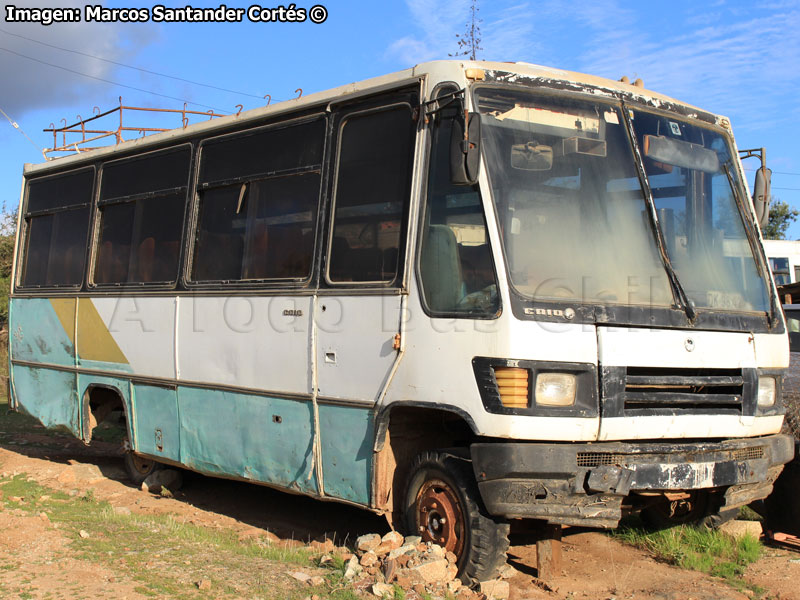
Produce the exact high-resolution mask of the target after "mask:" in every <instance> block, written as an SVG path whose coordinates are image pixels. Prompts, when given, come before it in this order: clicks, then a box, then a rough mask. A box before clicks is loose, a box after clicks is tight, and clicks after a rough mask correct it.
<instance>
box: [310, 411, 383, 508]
mask: <svg viewBox="0 0 800 600" xmlns="http://www.w3.org/2000/svg"><path fill="white" fill-rule="evenodd" d="M319 421H320V434H321V441H322V475H323V480H324V482H325V494H326V495H327V496H332V497H334V498H341V499H343V500H350V501H352V502H358V503H360V504H369V496H370V481H371V475H372V445H373V444H372V443H373V439H374V435H375V433H374V420H373V416H372V411H371V410H370V409H368V408H361V407H354V406H331V405H320V407H319Z"/></svg>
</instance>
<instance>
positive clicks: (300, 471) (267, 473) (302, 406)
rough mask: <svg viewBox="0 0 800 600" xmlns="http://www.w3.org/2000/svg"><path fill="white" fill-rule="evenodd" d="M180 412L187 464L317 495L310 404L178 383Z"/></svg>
mask: <svg viewBox="0 0 800 600" xmlns="http://www.w3.org/2000/svg"><path fill="white" fill-rule="evenodd" d="M178 414H179V418H180V439H181V462H182V463H183V464H185V465H186V466H188V467H190V468H192V469H195V470H197V471H200V472H202V473H207V474H210V475H229V476H233V477H241V478H244V479H249V480H253V481H259V482H263V483H271V484H274V485H279V486H282V487H287V488H291V489H295V490H298V491H301V492H305V493H310V494H314V493H316V491H317V481H316V477H315V476H314V475H313V473H312V470H313V466H312V448H313V445H312V438H313V432H314V421H313V419H314V414H313V411H312V407H311V404H310V403H308V402H305V401H297V400H285V399H280V398H270V397H266V396H251V395H247V394H239V393H233V392H225V391H219V390H207V389H199V388H190V387H180V388H178ZM309 473H312V474H311V477H309Z"/></svg>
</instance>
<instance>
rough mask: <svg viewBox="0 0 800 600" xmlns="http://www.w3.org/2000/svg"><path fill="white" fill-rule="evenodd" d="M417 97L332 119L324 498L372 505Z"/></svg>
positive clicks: (322, 332)
mask: <svg viewBox="0 0 800 600" xmlns="http://www.w3.org/2000/svg"><path fill="white" fill-rule="evenodd" d="M418 98H419V89H418V88H416V89H413V90H408V91H404V92H395V93H392V94H386V95H383V96H381V97H380V98H379V99H372V100H371V101H366V102H362V103H360V104H358V105H349V106H347V107H344V108H341V109H339V110H338V111H336V110H335V111H334V113H333V119H332V136H333V139H332V144H331V145H330V147H331V148H333V150H332V152H331V167H332V168H331V177H330V196H329V198H330V202H329V207H330V212H329V227H328V240H327V251H326V253H325V254H326V256H325V260H324V261H323V266H322V270H323V274H322V281H321V285H320V290H319V294H318V297H317V299H316V306H315V318H314V323H315V342H314V344H315V351H316V365H317V372H316V383H317V397H318V403H319V410H320V431H321V442H322V456H323V470H324V480H325V491H326V494H329V495H333V496H338V497H343V498H346V499H349V500H353V501H357V502H367V501H368V499H369V495H368V491H369V473H370V466H371V463H370V461H371V457H372V440H373V432H372V429H373V427H372V419H373V417H372V414H373V412H372V408H373V406H374V404H375V403H376V402H377V400H378V399H379V396H380V393H381V391H382V389H383V387H384V385H385V384H386V381H387V378H388V376H389V373H390V371H391V369H392V365H393V364H394V361H395V360H396V357H397V347H398V345H397V341H398V339H397V335H398V332H399V327H400V307H401V297H402V292H403V288H402V282H403V277H404V268H405V266H404V256H405V248H406V242H405V238H406V232H407V229H408V214H409V205H410V194H411V180H412V172H413V163H414V142H415V138H416V118H415V114H416V113H415V108H416V107H417V105H418Z"/></svg>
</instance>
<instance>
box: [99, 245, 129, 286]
mask: <svg viewBox="0 0 800 600" xmlns="http://www.w3.org/2000/svg"><path fill="white" fill-rule="evenodd" d="M129 259H130V246H128V245H127V244H117V245H116V246H115V245H114V244H113V243H112V242H111V240H106V241H105V242H103V244H102V245H101V246H100V248H99V250H98V253H97V265H96V267H95V280H96V281H97V282H98V283H123V282H125V281H127V280H128V278H127V276H126V275H127V273H128V261H129ZM98 275H99V277H98Z"/></svg>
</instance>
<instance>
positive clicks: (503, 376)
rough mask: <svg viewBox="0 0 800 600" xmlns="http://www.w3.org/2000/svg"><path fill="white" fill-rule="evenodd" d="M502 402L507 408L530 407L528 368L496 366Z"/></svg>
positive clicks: (498, 388) (495, 371)
mask: <svg viewBox="0 0 800 600" xmlns="http://www.w3.org/2000/svg"><path fill="white" fill-rule="evenodd" d="M494 377H495V379H496V380H497V391H498V392H499V394H500V403H501V404H502V405H503V406H505V407H506V408H528V398H529V397H530V396H529V394H528V379H529V375H528V369H520V368H518V367H494Z"/></svg>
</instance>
